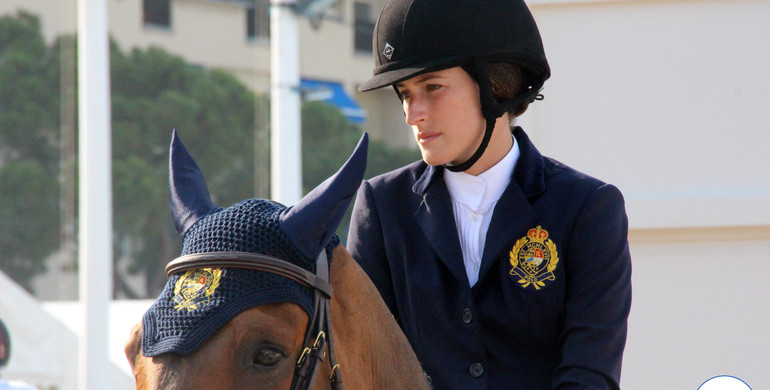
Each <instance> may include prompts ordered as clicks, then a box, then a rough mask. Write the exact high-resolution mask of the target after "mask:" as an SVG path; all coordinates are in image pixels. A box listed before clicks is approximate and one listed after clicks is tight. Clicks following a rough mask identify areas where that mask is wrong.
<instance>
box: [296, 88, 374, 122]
mask: <svg viewBox="0 0 770 390" xmlns="http://www.w3.org/2000/svg"><path fill="white" fill-rule="evenodd" d="M299 88H300V90H301V91H302V96H303V99H304V100H305V101H313V100H320V101H323V102H326V103H328V104H331V105H333V106H334V107H337V109H338V110H340V112H341V113H342V115H345V117H346V118H348V120H349V121H351V122H353V123H364V122H365V121H366V111H364V109H362V108H361V106H359V105H358V103H356V101H355V100H354V99H353V98H352V97H351V96H350V95H348V94H347V92H345V89H344V88H342V84H340V83H335V82H330V81H320V80H309V79H301V80H300V83H299Z"/></svg>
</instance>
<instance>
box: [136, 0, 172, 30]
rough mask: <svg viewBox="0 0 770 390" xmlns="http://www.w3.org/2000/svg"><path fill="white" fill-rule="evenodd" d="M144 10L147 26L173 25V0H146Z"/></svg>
mask: <svg viewBox="0 0 770 390" xmlns="http://www.w3.org/2000/svg"><path fill="white" fill-rule="evenodd" d="M142 11H143V12H142V15H143V19H144V20H143V21H144V25H145V26H162V27H171V0H144V5H143V8H142Z"/></svg>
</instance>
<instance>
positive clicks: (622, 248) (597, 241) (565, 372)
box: [553, 185, 631, 390]
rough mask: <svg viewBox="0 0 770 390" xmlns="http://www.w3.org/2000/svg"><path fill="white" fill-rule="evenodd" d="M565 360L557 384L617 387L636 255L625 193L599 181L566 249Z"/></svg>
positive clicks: (562, 389) (563, 388) (563, 386)
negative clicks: (630, 237) (632, 250)
mask: <svg viewBox="0 0 770 390" xmlns="http://www.w3.org/2000/svg"><path fill="white" fill-rule="evenodd" d="M565 271H566V273H567V275H566V277H567V281H568V282H567V290H566V312H565V318H564V330H563V332H562V334H561V339H560V342H561V345H562V362H561V365H560V366H559V367H558V368H557V370H556V372H555V375H554V379H553V387H554V389H558V390H566V389H597V390H598V389H618V388H619V382H620V369H621V363H622V359H623V349H624V348H625V343H626V333H627V320H628V314H629V311H630V309H631V255H630V253H629V249H628V218H627V217H626V212H625V206H624V201H623V196H622V195H621V193H620V191H619V190H618V189H617V188H615V187H614V186H611V185H603V186H601V187H599V188H598V189H597V190H596V191H594V193H593V194H592V195H591V196H590V197H589V199H588V201H587V202H586V204H585V205H584V207H583V209H582V211H581V213H580V215H579V217H578V219H577V221H576V223H575V226H574V228H573V229H572V233H571V235H570V238H569V244H568V249H567V253H566V254H565Z"/></svg>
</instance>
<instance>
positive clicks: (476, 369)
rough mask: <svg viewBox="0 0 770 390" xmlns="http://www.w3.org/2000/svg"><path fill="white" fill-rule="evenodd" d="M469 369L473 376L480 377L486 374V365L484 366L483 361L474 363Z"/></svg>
mask: <svg viewBox="0 0 770 390" xmlns="http://www.w3.org/2000/svg"><path fill="white" fill-rule="evenodd" d="M468 371H469V372H470V373H471V376H472V377H474V378H478V377H480V376H482V375H484V366H482V365H481V363H473V364H471V367H470V369H469V370H468Z"/></svg>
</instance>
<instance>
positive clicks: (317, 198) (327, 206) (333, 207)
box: [280, 133, 369, 259]
mask: <svg viewBox="0 0 770 390" xmlns="http://www.w3.org/2000/svg"><path fill="white" fill-rule="evenodd" d="M368 147H369V136H368V135H367V134H366V133H364V134H363V135H362V136H361V140H360V141H358V146H356V149H355V150H354V151H353V154H352V155H351V156H350V158H348V161H347V162H345V164H344V165H343V166H342V168H340V169H339V171H337V173H335V174H334V175H333V176H332V177H330V178H328V179H326V180H325V181H324V182H323V183H321V184H319V185H318V187H316V188H315V189H314V190H313V191H310V193H309V194H307V195H305V197H303V198H302V199H300V201H299V202H297V204H296V205H294V206H293V207H290V208H288V209H286V210H284V211H283V213H281V217H280V225H281V229H283V231H284V232H285V233H286V234H287V235H288V236H289V238H291V240H292V242H293V243H294V245H295V246H296V247H297V248H298V249H299V250H301V251H302V253H303V254H304V255H305V256H307V257H310V258H311V259H315V258H316V256H318V253H319V252H321V249H323V248H324V247H325V246H326V244H327V243H328V242H329V239H331V237H332V235H333V234H334V232H335V231H336V230H337V227H338V226H339V224H340V222H341V221H342V217H343V216H344V215H345V211H347V209H348V206H349V205H350V201H351V200H352V199H353V196H354V195H355V193H356V190H358V187H359V186H360V185H361V180H362V179H363V178H364V172H365V171H366V152H367V150H368Z"/></svg>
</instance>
